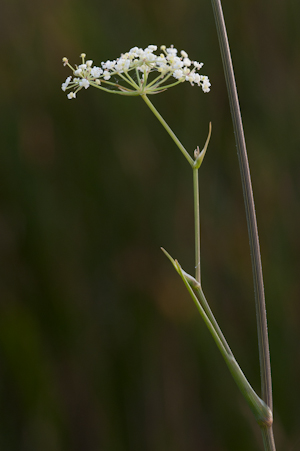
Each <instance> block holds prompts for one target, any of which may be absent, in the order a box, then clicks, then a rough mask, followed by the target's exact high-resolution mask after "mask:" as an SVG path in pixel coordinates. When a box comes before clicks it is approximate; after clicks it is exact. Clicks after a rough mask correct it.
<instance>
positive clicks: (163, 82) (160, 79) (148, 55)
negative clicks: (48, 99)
mask: <svg viewBox="0 0 300 451" xmlns="http://www.w3.org/2000/svg"><path fill="white" fill-rule="evenodd" d="M160 48H161V50H162V53H160V54H159V55H156V54H155V53H154V52H155V51H156V50H157V46H156V45H149V46H148V47H146V48H145V49H142V48H139V47H133V48H132V49H130V50H129V52H126V53H122V54H121V56H120V57H119V58H117V59H116V60H112V61H110V60H107V61H106V62H102V63H101V64H100V66H101V67H99V66H93V61H92V60H87V61H86V60H85V57H86V55H85V53H82V54H81V59H82V63H81V64H80V65H79V66H76V68H74V67H72V66H71V65H70V64H69V61H68V59H67V58H63V63H64V65H65V66H68V67H69V68H70V69H71V70H72V71H73V78H72V76H69V77H68V78H67V79H66V81H65V82H64V83H63V84H62V87H61V88H62V90H63V91H66V90H69V89H75V90H74V91H71V92H70V93H69V94H68V95H67V96H68V98H69V99H74V98H76V94H77V92H78V91H80V90H81V89H82V88H85V89H87V88H88V87H89V86H94V87H95V88H99V89H102V90H103V91H108V92H112V93H115V94H122V95H129V96H136V95H141V94H158V93H159V92H162V91H165V90H166V89H168V88H170V87H172V86H176V85H178V84H179V83H182V82H184V81H188V82H190V84H191V85H192V86H193V85H194V84H196V85H198V86H201V87H202V90H203V92H209V91H210V82H209V79H208V77H207V76H206V75H200V74H199V73H198V72H197V71H198V70H200V69H201V68H202V66H203V63H199V62H197V61H191V60H190V58H189V57H188V54H187V53H186V52H185V51H184V50H181V52H180V56H178V50H177V49H176V48H175V47H174V46H171V47H169V48H166V46H165V45H162V46H161V47H160ZM132 72H133V74H132ZM154 72H158V75H157V76H156V77H155V78H153V77H151V80H150V78H149V76H150V74H153V73H154ZM116 77H118V78H120V82H119V81H118V82H112V81H111V80H112V79H116ZM171 77H173V78H175V79H176V80H177V81H175V82H173V83H172V82H171V83H170V81H171V80H170V78H171ZM168 80H169V84H168V83H167V81H168ZM124 83H126V84H125V85H124Z"/></svg>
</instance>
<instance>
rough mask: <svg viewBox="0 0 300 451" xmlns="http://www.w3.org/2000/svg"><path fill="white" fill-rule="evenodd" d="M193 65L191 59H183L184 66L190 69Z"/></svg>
mask: <svg viewBox="0 0 300 451" xmlns="http://www.w3.org/2000/svg"><path fill="white" fill-rule="evenodd" d="M191 64H192V61H191V60H190V59H189V58H187V57H186V58H184V59H183V65H184V66H187V67H189V66H190V65H191Z"/></svg>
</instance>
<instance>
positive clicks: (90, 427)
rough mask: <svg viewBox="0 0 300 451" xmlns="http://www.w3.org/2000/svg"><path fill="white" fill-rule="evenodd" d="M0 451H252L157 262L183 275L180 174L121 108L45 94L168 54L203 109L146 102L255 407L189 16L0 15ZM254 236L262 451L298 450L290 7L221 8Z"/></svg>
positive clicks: (217, 126)
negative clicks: (197, 174) (173, 260)
mask: <svg viewBox="0 0 300 451" xmlns="http://www.w3.org/2000/svg"><path fill="white" fill-rule="evenodd" d="M1 10H2V12H1V14H0V25H1V26H0V30H1V31H0V33H1V49H2V50H1V80H2V81H1V86H2V89H1V98H0V99H1V100H0V102H1V108H0V115H1V122H0V124H1V125H0V129H1V136H0V140H1V151H0V187H1V189H0V201H1V204H0V264H1V270H0V309H1V310H0V358H1V366H0V406H1V407H0V415H1V421H0V448H1V450H3V451H21V450H22V451H40V450H43V451H83V450H84V451H102V450H103V451H127V450H128V451H135V450H141V449H143V450H147V451H148V450H149V451H154V450H155V451H166V450H172V451H196V450H197V451H199V450H205V451H225V450H230V451H234V450H241V449H242V450H243V451H248V450H249V451H250V450H253V449H262V445H261V438H260V433H259V429H258V427H256V425H255V423H254V420H253V419H252V418H251V414H250V412H249V410H248V407H247V406H246V405H245V402H244V400H243V399H242V397H241V395H240V394H239V393H238V391H237V389H236V387H235V385H234V382H233V381H232V379H231V376H230V375H229V372H228V370H227V368H226V366H225V364H224V362H223V361H222V358H221V356H220V355H219V352H218V350H217V349H216V347H215V345H214V343H213V341H212V339H211V337H210V336H209V333H208V331H207V330H206V329H205V327H204V324H203V323H202V321H201V318H200V317H199V315H198V314H197V312H196V309H195V308H194V306H193V305H192V302H191V300H190V299H189V296H188V294H187V293H186V292H185V289H184V286H183V285H182V282H181V281H180V278H179V277H178V275H177V274H176V273H175V271H174V270H173V268H172V267H171V265H170V264H169V262H168V261H167V260H166V258H165V257H164V255H163V254H162V253H161V251H160V246H164V247H165V248H166V249H167V250H168V251H169V252H170V253H171V254H172V255H173V256H174V257H177V258H178V259H179V261H180V263H181V264H182V266H183V267H184V268H185V269H186V270H187V271H190V272H193V261H194V256H193V252H194V251H193V201H192V177H191V170H190V168H189V167H188V165H187V163H186V162H185V161H184V159H183V157H182V155H181V154H180V152H179V151H178V149H177V148H176V147H175V146H174V144H173V142H172V141H171V140H170V138H169V137H168V135H167V134H166V132H165V131H164V130H163V129H162V127H161V125H160V124H159V123H158V122H157V120H156V118H155V117H152V114H151V112H150V111H148V110H147V108H146V106H145V104H144V103H143V102H142V100H141V99H139V98H129V99H128V98H123V97H118V96H108V95H107V94H105V93H102V92H98V91H96V90H93V89H89V90H87V91H84V92H80V93H79V95H78V98H77V99H76V101H69V100H67V98H66V96H65V93H63V92H62V91H61V90H60V86H61V83H62V82H63V81H64V80H65V78H66V77H67V76H68V75H69V71H68V69H66V68H64V67H63V66H62V64H61V58H62V57H63V56H67V57H68V58H69V59H70V62H72V63H75V64H76V63H78V62H79V55H80V53H81V52H85V53H86V54H87V56H88V58H91V59H93V60H94V62H95V64H99V63H100V61H105V60H106V59H114V58H116V57H118V56H119V55H120V53H121V52H124V51H126V50H129V49H130V48H131V47H133V46H135V45H137V46H140V47H145V46H147V45H148V44H157V45H161V44H166V45H170V44H174V45H175V47H177V48H179V49H185V50H186V51H187V52H188V53H189V55H190V56H191V58H192V59H193V58H194V59H196V60H199V61H203V62H204V63H205V65H204V68H203V73H205V74H207V75H208V76H209V78H210V80H211V82H212V91H211V93H210V94H206V95H204V94H203V93H202V92H201V90H200V89H199V88H197V87H194V88H192V87H190V86H189V85H186V86H184V85H182V86H179V87H177V88H174V89H173V90H169V91H168V92H166V93H163V94H161V95H160V96H154V97H153V98H152V99H151V100H152V101H153V102H154V104H155V106H156V107H157V108H158V110H159V111H160V112H161V114H162V115H163V117H164V118H165V119H166V121H167V122H168V123H169V125H170V126H171V127H172V128H173V130H174V131H175V132H176V134H177V136H178V137H179V139H181V140H182V142H183V143H184V144H185V146H186V147H187V148H188V149H189V150H190V151H191V152H192V151H193V149H194V148H195V147H196V146H197V145H199V146H200V147H201V146H202V145H203V144H204V142H205V139H206V136H207V130H208V122H209V121H212V123H213V134H212V139H211V144H210V146H209V149H208V153H207V155H206V158H205V161H204V164H203V166H202V168H201V223H202V224H201V227H202V266H203V285H204V290H205V293H206V296H207V298H208V300H210V302H211V306H212V308H213V311H214V312H215V315H216V317H217V319H218V320H219V323H220V325H221V327H222V329H223V331H224V333H225V335H226V337H227V338H228V341H229V343H230V345H231V347H232V349H233V351H234V353H235V355H236V357H237V360H238V361H239V363H240V365H241V366H242V368H243V369H244V371H245V372H246V374H247V376H248V378H249V379H250V381H251V382H252V384H253V386H254V387H255V388H256V389H257V390H259V383H260V382H259V370H258V355H257V354H258V353H257V339H256V325H255V308H254V297H253V287H252V275H251V265H250V256H249V246H248V238H247V230H246V221H245V215H244V207H243V199H242V192H241V183H240V176H239V171H238V162H237V158H236V151H235V143H234V136H233V132H232V125H231V119H230V113H229V107H228V100H227V93H226V88H225V82H224V76H223V71H222V65H221V60H220V53H219V49H218V43H217V37H216V32H215V26H214V22H213V15H212V9H211V5H210V2H209V1H203V0H200V1H199V2H194V1H192V0H187V1H183V0H173V1H172V2H171V1H168V0H167V1H157V0H153V1H152V2H144V3H143V2H139V1H137V0H127V1H124V0H115V1H114V0H113V1H111V2H102V1H100V2H99V1H98V2H96V1H93V0H86V1H82V0H72V1H71V0H60V1H58V0H51V1H50V0H45V1H43V2H39V1H37V0H28V1H23V2H22V1H20V0H4V1H3V2H2V5H1ZM224 13H225V18H226V20H227V28H228V33H229V39H230V42H231V50H232V56H233V60H234V64H235V73H236V77H237V82H238V90H239V96H240V101H241V107H242V114H243V120H244V126H245V133H246V141H247V145H248V152H249V160H250V167H251V174H252V179H253V186H254V195H255V201H256V209H257V214H258V226H259V231H260V239H261V249H262V260H263V268H264V275H265V289H266V299H267V307H268V322H269V335H270V345H271V360H272V369H273V386H274V404H275V413H274V417H275V429H274V430H275V437H276V440H277V444H278V449H284V450H291V451H292V450H296V449H299V448H300V432H299V431H300V428H299V425H300V412H299V397H300V392H299V377H300V374H299V371H300V368H299V362H298V360H299V350H298V347H299V346H298V344H299V340H300V333H299V329H300V328H299V326H300V304H299V297H300V282H299V273H300V263H299V262H300V260H299V254H300V235H299V227H300V205H299V199H300V197H299V191H300V188H299V167H300V154H299V142H300V127H299V119H300V115H299V103H300V102H299V100H300V95H299V81H298V79H299V69H300V57H299V44H300V32H299V26H298V21H299V17H300V5H299V3H298V2H294V1H292V0H286V1H285V2H282V1H279V0H278V1H272V2H271V1H270V0H266V1H264V2H259V1H257V0H245V1H243V2H239V1H237V0H231V1H230V2H225V4H224Z"/></svg>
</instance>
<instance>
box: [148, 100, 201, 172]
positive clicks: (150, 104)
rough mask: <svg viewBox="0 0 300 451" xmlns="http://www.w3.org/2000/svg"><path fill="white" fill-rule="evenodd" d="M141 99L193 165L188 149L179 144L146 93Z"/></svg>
mask: <svg viewBox="0 0 300 451" xmlns="http://www.w3.org/2000/svg"><path fill="white" fill-rule="evenodd" d="M141 97H142V99H143V100H144V101H145V102H146V104H147V105H148V107H149V108H150V110H151V111H152V113H153V114H154V115H155V116H156V117H157V119H158V120H159V122H160V123H161V124H162V126H163V127H164V128H165V130H166V131H167V132H168V133H169V135H170V136H171V138H172V139H173V141H174V142H175V144H176V146H177V147H178V148H179V149H180V150H181V152H182V153H183V155H184V156H185V158H186V159H187V161H188V162H189V163H190V165H191V166H192V167H193V164H194V160H193V159H192V157H191V156H190V155H189V153H188V151H187V150H186V149H185V147H184V146H183V145H182V144H181V142H180V141H179V139H178V138H177V136H176V135H175V133H174V132H173V131H172V130H171V128H170V127H169V126H168V124H167V123H166V121H165V120H164V118H163V117H162V116H161V115H160V114H159V112H158V111H157V109H156V108H155V106H154V105H153V104H152V103H151V102H150V100H149V99H148V97H147V96H146V94H142V95H141Z"/></svg>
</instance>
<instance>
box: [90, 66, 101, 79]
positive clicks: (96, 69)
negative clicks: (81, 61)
mask: <svg viewBox="0 0 300 451" xmlns="http://www.w3.org/2000/svg"><path fill="white" fill-rule="evenodd" d="M101 74H103V70H102V69H101V67H97V66H94V67H92V69H91V76H92V77H94V78H99V77H100V75H101Z"/></svg>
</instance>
